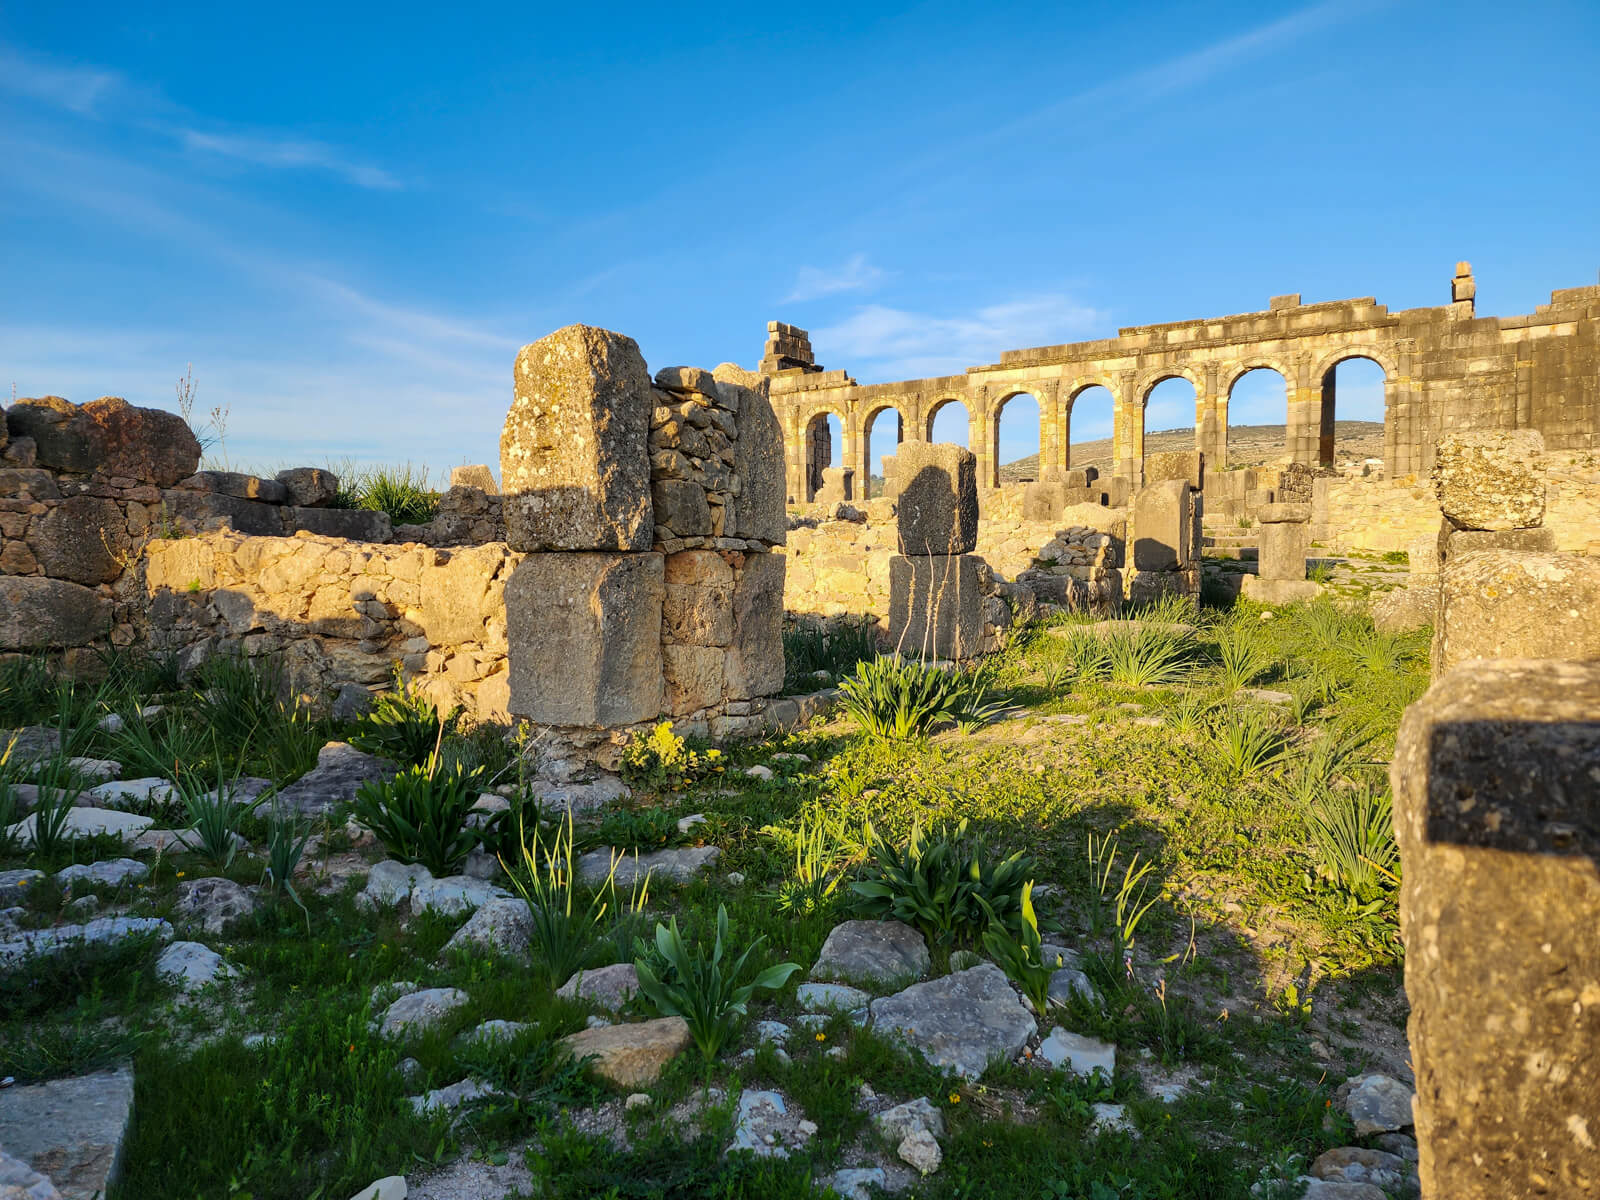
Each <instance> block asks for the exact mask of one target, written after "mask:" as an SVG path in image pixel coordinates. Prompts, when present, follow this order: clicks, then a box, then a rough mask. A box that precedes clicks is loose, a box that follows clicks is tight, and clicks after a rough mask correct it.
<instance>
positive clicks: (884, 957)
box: [811, 921, 933, 983]
mask: <svg viewBox="0 0 1600 1200" xmlns="http://www.w3.org/2000/svg"><path fill="white" fill-rule="evenodd" d="M932 961H933V960H932V959H931V958H930V957H929V955H928V943H927V942H925V941H924V940H923V937H922V935H921V934H920V933H918V932H917V931H916V930H915V929H913V928H911V926H909V925H906V924H904V923H902V922H900V921H845V922H844V923H842V924H840V925H835V926H834V927H833V930H832V931H831V932H830V933H829V934H828V940H827V941H825V942H823V943H822V952H821V953H820V954H819V955H818V956H817V965H816V966H814V967H813V968H812V969H811V974H812V976H813V977H814V978H817V979H856V980H863V981H865V982H868V983H898V982H900V981H902V980H905V979H920V978H921V977H922V976H923V975H925V974H927V972H928V968H929V967H930V966H931V965H932Z"/></svg>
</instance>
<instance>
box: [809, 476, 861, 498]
mask: <svg viewBox="0 0 1600 1200" xmlns="http://www.w3.org/2000/svg"><path fill="white" fill-rule="evenodd" d="M855 478H856V473H855V469H854V468H853V467H824V468H823V469H822V487H821V488H819V489H818V490H817V494H816V496H815V500H816V502H817V503H818V504H843V503H845V502H846V501H849V500H854V499H855Z"/></svg>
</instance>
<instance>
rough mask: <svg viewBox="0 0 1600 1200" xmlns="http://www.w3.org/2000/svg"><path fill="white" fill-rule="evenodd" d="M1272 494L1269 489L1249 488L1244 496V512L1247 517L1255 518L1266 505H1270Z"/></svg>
mask: <svg viewBox="0 0 1600 1200" xmlns="http://www.w3.org/2000/svg"><path fill="white" fill-rule="evenodd" d="M1273 496H1274V492H1273V490H1272V489H1271V488H1251V489H1250V490H1249V491H1247V492H1246V493H1245V494H1244V511H1245V514H1246V515H1247V516H1252V517H1253V516H1255V515H1256V513H1258V512H1260V511H1261V510H1262V509H1263V508H1265V507H1266V506H1267V505H1269V504H1271V503H1272V499H1273Z"/></svg>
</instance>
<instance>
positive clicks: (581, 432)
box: [500, 325, 655, 694]
mask: <svg viewBox="0 0 1600 1200" xmlns="http://www.w3.org/2000/svg"><path fill="white" fill-rule="evenodd" d="M513 377H514V382H515V392H514V395H513V399H512V402H511V411H510V412H509V413H507V414H506V422H505V428H504V429H503V431H502V432H501V435H500V480H501V487H502V489H503V491H504V493H505V508H504V512H505V519H506V540H507V541H508V542H510V543H511V545H512V547H513V548H515V549H517V550H524V551H537V550H648V549H649V548H650V543H651V540H652V538H653V535H654V521H653V519H652V514H651V501H650V457H649V445H648V439H649V434H650V415H651V412H652V411H653V409H654V407H655V400H654V392H653V391H652V390H651V387H650V375H649V372H648V371H647V370H646V369H645V365H644V358H643V356H642V355H640V353H639V347H638V345H637V343H635V342H634V340H633V339H632V338H628V337H623V336H622V335H621V334H617V333H611V332H609V331H607V330H604V329H596V328H594V327H593V326H589V325H568V326H567V327H566V328H564V329H558V330H557V331H556V332H554V333H552V334H550V335H549V336H548V337H544V338H541V339H540V340H539V341H537V342H533V343H531V344H529V345H527V346H524V347H523V348H522V350H521V352H520V353H519V354H518V355H517V363H516V368H515V371H514V373H513ZM515 690H516V689H515V685H513V694H515Z"/></svg>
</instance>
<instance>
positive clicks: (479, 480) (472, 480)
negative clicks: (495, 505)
mask: <svg viewBox="0 0 1600 1200" xmlns="http://www.w3.org/2000/svg"><path fill="white" fill-rule="evenodd" d="M450 486H451V487H453V488H454V487H473V488H477V489H478V490H479V491H480V492H483V493H485V494H486V495H490V496H494V495H498V494H499V491H500V486H499V485H498V484H497V483H495V481H494V472H493V471H491V470H490V469H489V464H488V463H472V464H469V465H468V466H464V467H452V468H451V469H450Z"/></svg>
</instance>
